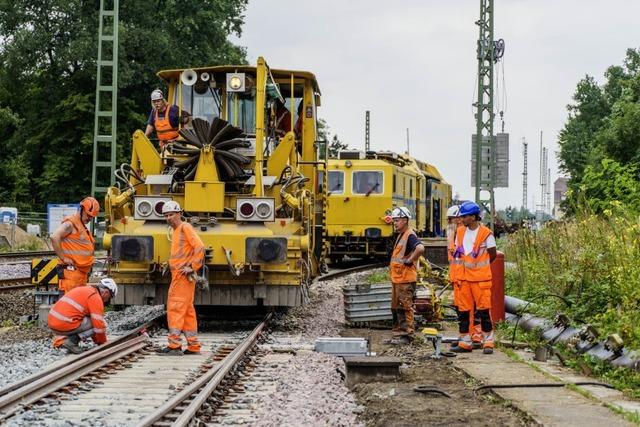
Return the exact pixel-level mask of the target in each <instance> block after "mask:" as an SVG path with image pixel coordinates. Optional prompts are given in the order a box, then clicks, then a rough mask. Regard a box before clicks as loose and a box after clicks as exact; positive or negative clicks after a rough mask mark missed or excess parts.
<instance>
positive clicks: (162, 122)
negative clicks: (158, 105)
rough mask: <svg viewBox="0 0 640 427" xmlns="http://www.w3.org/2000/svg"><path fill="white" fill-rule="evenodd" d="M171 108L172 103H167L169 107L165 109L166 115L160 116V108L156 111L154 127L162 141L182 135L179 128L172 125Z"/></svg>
mask: <svg viewBox="0 0 640 427" xmlns="http://www.w3.org/2000/svg"><path fill="white" fill-rule="evenodd" d="M170 109H171V105H167V109H166V110H165V111H164V117H158V110H155V111H154V113H155V115H156V116H155V118H154V121H153V127H154V128H155V129H156V134H157V135H158V139H159V140H160V141H169V140H171V139H176V138H177V137H178V136H179V135H180V134H179V133H178V128H174V127H173V126H171V121H170V120H169V110H170Z"/></svg>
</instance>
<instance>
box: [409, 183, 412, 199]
mask: <svg viewBox="0 0 640 427" xmlns="http://www.w3.org/2000/svg"><path fill="white" fill-rule="evenodd" d="M409 197H413V179H409Z"/></svg>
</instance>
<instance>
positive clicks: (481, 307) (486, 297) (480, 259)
mask: <svg viewBox="0 0 640 427" xmlns="http://www.w3.org/2000/svg"><path fill="white" fill-rule="evenodd" d="M459 215H460V217H461V218H462V223H463V225H464V227H459V228H458V230H457V232H456V238H455V251H454V254H453V257H454V258H455V259H457V260H461V261H462V263H461V264H462V266H463V268H462V273H461V274H460V278H461V280H460V281H459V282H458V285H457V286H459V288H458V301H457V302H458V321H459V332H460V338H459V340H458V344H457V345H456V346H454V347H452V348H451V350H452V351H454V352H457V353H463V352H470V351H472V350H473V344H472V341H471V319H472V313H473V311H474V310H475V311H476V314H477V316H478V317H479V318H480V326H481V329H482V338H483V343H482V347H483V353H484V354H491V353H493V347H494V337H493V322H492V321H491V278H492V277H491V262H493V260H494V259H495V258H496V255H497V251H496V239H495V238H494V237H493V233H492V232H491V230H490V229H489V228H488V227H486V226H484V225H482V224H481V222H480V221H481V220H482V218H481V216H480V206H478V205H477V204H476V203H473V202H464V203H463V204H462V205H461V206H460V213H459Z"/></svg>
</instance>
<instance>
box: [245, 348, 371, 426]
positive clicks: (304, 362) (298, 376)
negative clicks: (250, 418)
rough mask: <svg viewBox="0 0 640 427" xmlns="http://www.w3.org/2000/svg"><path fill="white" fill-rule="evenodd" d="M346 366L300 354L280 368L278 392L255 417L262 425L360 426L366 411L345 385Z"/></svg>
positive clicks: (323, 357) (326, 357) (319, 355)
mask: <svg viewBox="0 0 640 427" xmlns="http://www.w3.org/2000/svg"><path fill="white" fill-rule="evenodd" d="M338 370H340V371H341V372H344V363H343V362H342V361H341V360H340V359H338V358H335V357H332V356H329V355H326V354H322V353H302V354H297V355H296V356H295V357H293V358H292V359H291V362H290V363H288V364H287V365H285V366H284V367H282V368H281V369H279V370H278V371H277V372H278V377H277V378H276V381H277V384H278V385H277V389H276V391H275V392H273V393H270V394H268V395H265V396H264V398H263V399H264V400H263V401H261V402H260V404H259V405H258V409H257V410H256V413H255V416H256V418H257V419H258V420H260V425H261V426H281V425H299V426H328V425H331V426H359V425H362V424H361V423H360V422H359V421H358V420H357V418H356V417H357V414H358V413H360V412H362V408H361V407H360V406H358V405H357V404H356V402H355V399H354V397H353V395H352V394H351V393H350V392H349V390H348V389H347V388H346V387H345V385H344V384H343V382H342V378H341V376H340V373H339V372H338Z"/></svg>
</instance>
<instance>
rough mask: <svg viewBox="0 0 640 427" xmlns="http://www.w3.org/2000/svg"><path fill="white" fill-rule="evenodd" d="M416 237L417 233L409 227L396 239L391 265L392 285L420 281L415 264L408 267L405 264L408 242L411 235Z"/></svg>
mask: <svg viewBox="0 0 640 427" xmlns="http://www.w3.org/2000/svg"><path fill="white" fill-rule="evenodd" d="M411 234H413V235H415V234H416V233H414V232H413V230H412V229H411V228H409V227H407V229H406V230H405V232H404V233H402V234H401V235H400V236H398V238H397V239H396V244H395V246H394V247H393V253H392V254H391V262H390V263H389V270H390V271H391V283H396V284H401V283H415V282H417V281H418V271H417V270H416V266H415V264H412V265H406V264H405V263H404V260H405V256H404V252H405V249H406V247H407V241H408V240H409V235H411Z"/></svg>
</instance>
